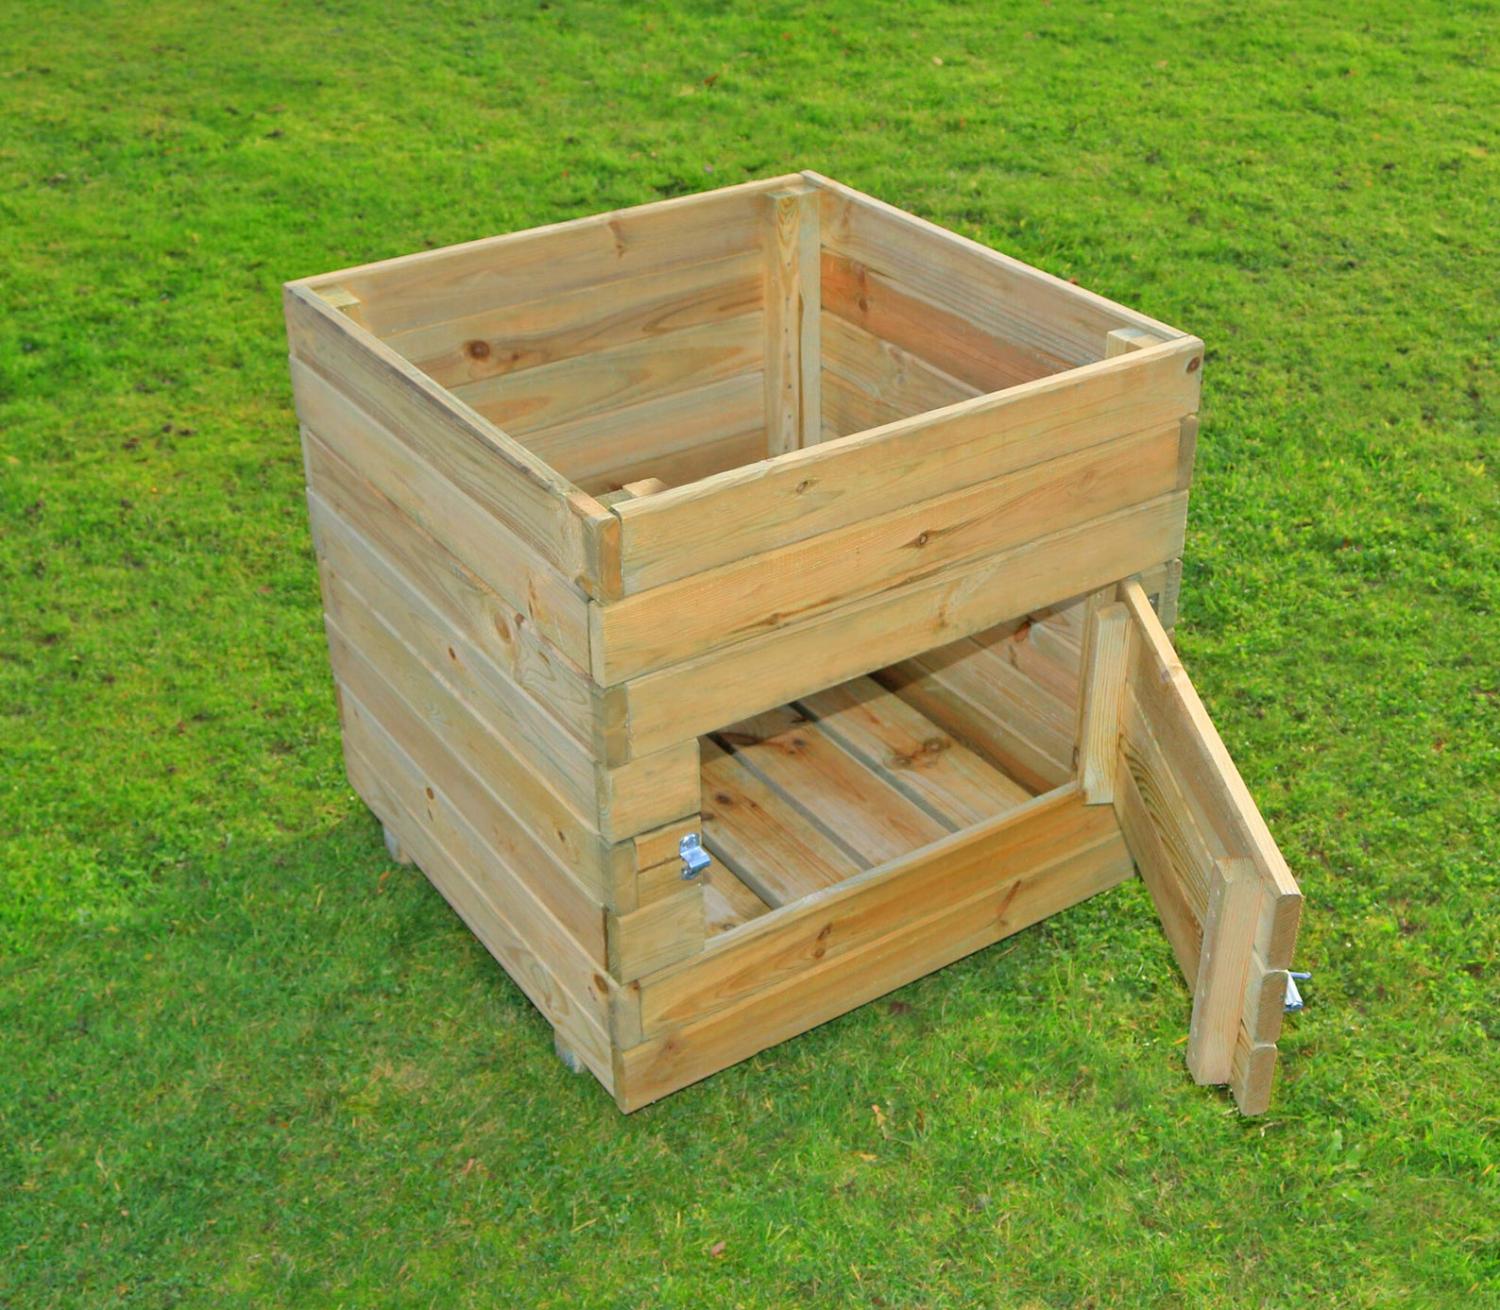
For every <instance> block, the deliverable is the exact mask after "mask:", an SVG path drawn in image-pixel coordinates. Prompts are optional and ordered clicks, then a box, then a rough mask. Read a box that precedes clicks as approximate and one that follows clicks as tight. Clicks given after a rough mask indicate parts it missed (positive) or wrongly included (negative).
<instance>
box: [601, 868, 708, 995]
mask: <svg viewBox="0 0 1500 1310" xmlns="http://www.w3.org/2000/svg"><path fill="white" fill-rule="evenodd" d="M608 933H609V971H610V973H612V974H613V975H614V976H615V978H616V979H617V980H618V981H620V982H622V983H628V982H634V981H635V980H636V979H637V978H640V977H642V976H643V975H645V974H648V973H654V972H656V971H657V970H658V969H663V968H665V967H666V966H667V965H669V964H675V963H677V961H678V960H682V959H686V958H687V957H688V956H691V955H696V954H697V953H698V952H699V951H700V950H702V949H703V940H704V905H703V885H702V883H701V882H696V881H695V882H683V881H682V878H681V876H680V875H679V876H677V877H676V879H675V886H674V888H673V890H672V892H671V893H670V894H669V895H666V896H659V897H657V898H656V899H654V900H652V901H651V902H650V903H649V904H646V905H642V906H641V907H640V908H639V909H637V910H632V911H631V912H630V913H629V914H620V915H615V914H611V915H610V916H609V920H608Z"/></svg>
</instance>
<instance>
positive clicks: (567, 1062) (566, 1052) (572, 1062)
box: [552, 1032, 584, 1073]
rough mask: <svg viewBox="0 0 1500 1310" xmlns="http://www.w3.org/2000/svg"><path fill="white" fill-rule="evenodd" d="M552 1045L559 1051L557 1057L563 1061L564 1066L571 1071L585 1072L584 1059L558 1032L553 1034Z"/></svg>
mask: <svg viewBox="0 0 1500 1310" xmlns="http://www.w3.org/2000/svg"><path fill="white" fill-rule="evenodd" d="M552 1047H553V1049H554V1050H555V1051H556V1052H557V1058H558V1059H559V1060H561V1061H562V1062H563V1068H565V1069H566V1070H567V1071H568V1072H569V1073H583V1072H584V1065H583V1061H582V1060H580V1059H579V1058H578V1055H577V1053H576V1052H575V1051H574V1050H573V1048H572V1047H571V1046H569V1045H568V1044H567V1043H566V1042H565V1041H563V1039H562V1038H561V1037H559V1036H558V1034H557V1033H556V1032H554V1033H553V1034H552Z"/></svg>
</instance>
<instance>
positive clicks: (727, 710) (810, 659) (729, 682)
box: [621, 491, 1186, 772]
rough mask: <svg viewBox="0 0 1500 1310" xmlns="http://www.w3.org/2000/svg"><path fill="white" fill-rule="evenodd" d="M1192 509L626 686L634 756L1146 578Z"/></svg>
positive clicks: (964, 569) (925, 586)
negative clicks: (1114, 576)
mask: <svg viewBox="0 0 1500 1310" xmlns="http://www.w3.org/2000/svg"><path fill="white" fill-rule="evenodd" d="M671 494H672V493H671V492H670V491H668V492H663V493H662V496H661V497H657V496H653V497H652V500H659V499H661V498H662V497H665V496H670V495H671ZM641 503H643V504H645V503H649V502H641ZM1185 508H1186V505H1185V501H1184V498H1183V493H1182V492H1173V493H1171V494H1169V495H1166V496H1161V497H1158V498H1157V499H1156V500H1151V501H1147V502H1145V503H1144V504H1142V505H1138V506H1135V507H1133V508H1131V509H1127V510H1123V511H1121V512H1119V513H1116V514H1111V515H1108V516H1106V517H1104V518H1101V519H1094V520H1092V521H1091V522H1089V523H1086V524H1082V525H1080V526H1079V527H1076V528H1070V529H1068V530H1067V531H1065V532H1058V533H1053V534H1050V535H1048V536H1045V537H1041V538H1038V539H1036V540H1033V541H1031V542H1028V543H1027V544H1026V545H1024V546H1020V547H1016V548H1013V549H1011V550H1008V551H1003V552H1000V553H998V554H995V555H991V556H988V557H985V558H982V559H980V560H978V561H972V562H969V563H966V564H960V565H956V566H954V567H953V568H949V569H945V570H943V571H941V572H939V573H937V574H935V575H934V576H932V577H930V578H924V579H920V580H917V581H912V582H909V583H907V584H905V585H903V586H900V587H896V588H892V589H891V590H889V591H885V592H880V593H877V594H876V595H874V596H871V597H869V598H867V599H864V600H857V601H853V602H851V603H850V604H849V605H847V606H842V607H840V608H839V609H837V610H834V611H832V612H830V613H825V614H822V615H819V616H816V617H814V618H811V619H806V620H803V621H802V622H800V623H792V624H788V625H787V626H786V627H784V628H781V629H779V630H776V631H773V632H770V633H766V634H764V635H762V636H759V637H753V638H750V639H748V640H745V641H742V642H738V643H736V644H735V645H733V646H728V647H725V648H724V649H722V650H718V651H711V652H709V653H708V654H706V655H701V656H699V657H697V658H696V659H692V660H687V661H684V662H683V663H681V664H676V665H673V666H671V667H670V668H667V669H663V670H658V671H657V672H655V673H648V674H646V675H644V676H643V677H640V678H636V679H632V680H631V681H629V682H626V683H623V684H621V685H622V686H623V688H624V692H625V698H626V705H627V711H626V713H627V717H628V720H629V725H630V726H629V732H630V738H631V749H632V750H633V751H641V752H647V751H652V750H659V749H661V748H662V747H663V746H665V745H666V744H668V743H669V742H671V741H673V740H676V739H678V738H679V737H680V736H681V734H682V732H683V731H684V730H685V729H686V730H691V731H694V732H707V731H712V730H713V729H714V728H715V727H716V726H718V725H720V724H723V723H726V722H733V721H734V720H736V719H740V718H745V717H747V716H749V715H751V714H756V713H759V712H760V711H761V710H764V709H769V708H771V707H772V706H775V705H779V704H785V703H786V702H787V701H790V700H795V699H796V698H797V697H798V696H804V695H806V694H807V693H808V692H811V691H816V690H817V689H818V688H819V687H826V686H830V685H831V684H833V683H837V682H843V681H845V680H847V679H848V678H852V677H854V676H856V675H857V674H861V673H869V672H871V671H872V670H874V669H877V668H880V667H881V666H883V665H886V664H890V663H893V662H895V661H897V660H902V659H907V658H909V657H911V656H912V655H915V654H917V653H919V652H921V651H923V650H928V649H931V648H932V647H934V646H939V645H944V644H946V643H948V642H951V641H953V640H955V639H957V638H959V637H962V636H964V635H965V634H966V633H968V632H972V631H974V630H976V629H979V628H984V627H989V626H991V625H993V624H995V623H997V622H1000V621H1001V620H1003V619H1005V618H1008V617H1011V616H1012V615H1015V614H1020V613H1025V612H1027V611H1029V610H1031V609H1033V608H1035V607H1036V606H1037V605H1038V604H1039V603H1044V602H1045V601H1046V600H1047V599H1049V598H1050V597H1052V596H1056V595H1059V594H1061V595H1077V594H1078V593H1080V592H1083V591H1087V590H1089V589H1090V588H1092V587H1097V586H1099V585H1101V584H1102V583H1104V582H1105V581H1106V580H1107V579H1108V578H1109V576H1110V574H1111V573H1113V572H1115V571H1116V570H1118V569H1119V568H1121V567H1122V566H1123V567H1125V568H1128V569H1130V570H1131V571H1132V572H1133V571H1135V570H1137V569H1141V568H1145V567H1147V566H1148V565H1149V564H1150V563H1152V562H1154V561H1155V560H1159V559H1163V558H1166V557H1168V556H1170V555H1173V554H1175V553H1176V552H1178V551H1179V550H1180V549H1181V544H1182V532H1183V514H1184V510H1185ZM1065 772H1066V770H1065Z"/></svg>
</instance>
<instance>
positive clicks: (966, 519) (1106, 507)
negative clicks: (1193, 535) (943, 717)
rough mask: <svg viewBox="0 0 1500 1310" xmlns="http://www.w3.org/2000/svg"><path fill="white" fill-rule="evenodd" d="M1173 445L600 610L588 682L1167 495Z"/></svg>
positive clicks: (1120, 452)
mask: <svg viewBox="0 0 1500 1310" xmlns="http://www.w3.org/2000/svg"><path fill="white" fill-rule="evenodd" d="M1177 444H1178V432H1177V428H1176V425H1175V424H1173V425H1170V426H1168V427H1163V428H1157V429H1155V430H1152V431H1148V432H1145V433H1141V434H1138V435H1134V436H1128V437H1122V438H1120V439H1118V440H1116V441H1110V442H1106V443H1103V444H1101V445H1098V446H1094V447H1091V448H1090V449H1087V450H1083V451H1079V452H1077V453H1075V454H1071V455H1065V456H1063V457H1061V458H1059V459H1055V460H1046V461H1044V462H1042V463H1040V464H1033V465H1031V466H1030V467H1028V468H1024V469H1020V470H1018V471H1016V472H1014V473H1009V474H1006V475H1005V476H1003V477H1000V478H995V479H991V480H988V481H986V482H981V483H978V484H976V485H975V486H972V487H965V488H963V489H962V490H959V491H955V492H950V493H948V494H947V495H944V496H939V497H937V498H935V499H933V500H924V501H917V502H916V503H914V504H911V505H908V506H905V507H903V508H901V509H898V510H895V511H893V512H891V513H889V514H883V515H879V516H876V517H873V518H869V519H866V520H864V521H862V522H860V523H856V524H852V525H850V526H849V527H846V528H841V529H835V530H833V531H830V532H825V533H823V534H821V535H819V536H816V537H811V538H807V539H805V540H802V541H797V542H793V543H792V544H790V545H788V546H783V547H781V548H779V549H776V550H770V551H766V552H765V553H763V554H759V555H753V556H749V557H746V558H744V559H741V560H736V561H734V562H732V563H729V564H724V565H721V566H720V567H718V568H716V569H705V570H703V571H701V572H699V573H696V574H693V575H691V576H689V577H686V578H681V579H678V580H677V581H675V582H669V583H665V584H663V585H662V586H660V587H656V588H653V589H652V590H650V591H644V592H639V593H637V594H635V595H631V596H626V597H625V598H624V599H622V600H620V601H618V602H616V603H615V604H612V605H607V606H600V607H597V608H596V609H595V610H594V611H593V618H594V620H595V626H594V634H593V638H592V650H593V654H594V659H595V665H594V673H595V676H596V677H597V678H598V679H599V681H600V682H601V683H604V684H605V685H607V686H608V685H613V684H615V683H618V682H624V681H626V680H628V679H630V678H633V677H637V676H639V675H640V674H643V673H650V672H652V671H653V670H655V669H661V668H667V667H669V666H670V665H673V664H679V663H682V662H683V661H685V660H688V659H691V658H693V657H694V656H696V655H701V654H704V653H706V652H708V651H710V650H714V649H717V648H720V647H723V646H728V645H731V644H732V643H734V642H736V641H739V640H742V639H745V638H749V637H754V636H758V635H761V634H763V633H767V632H772V631H775V630H777V629H779V628H784V627H785V626H786V625H787V624H789V623H793V622H796V621H798V620H805V619H808V618H811V617H813V616H815V615H818V614H822V613H829V612H833V611H837V610H840V609H843V608H846V607H847V606H848V604H849V603H850V602H851V601H854V600H857V599H859V598H861V597H863V596H868V595H871V594H874V593H877V592H887V593H889V592H891V591H892V590H893V589H896V588H898V587H900V586H902V585H904V584H916V585H920V584H922V583H923V582H925V581H926V580H927V579H930V578H932V577H934V576H935V575H937V574H939V573H941V571H942V570H943V569H944V568H946V567H948V566H950V565H959V564H962V563H964V562H965V561H968V560H975V559H978V560H984V559H988V558H993V557H994V556H996V555H997V554H999V553H1000V552H1002V551H1004V550H1006V549H1007V548H1011V547H1018V546H1023V545H1024V544H1025V543H1028V542H1032V541H1035V540H1037V539H1038V538H1040V537H1044V536H1047V535H1049V534H1052V533H1056V532H1058V531H1060V530H1062V529H1065V528H1071V527H1073V526H1075V525H1076V524H1080V523H1086V522H1088V521H1089V520H1093V519H1100V518H1104V517H1105V516H1107V515H1110V514H1113V513H1116V512H1118V511H1121V510H1126V509H1128V508H1130V507H1131V506H1134V505H1140V504H1143V503H1145V502H1147V501H1151V500H1155V499H1156V498H1158V497H1160V496H1164V495H1168V494H1170V493H1171V492H1172V491H1173V490H1174V487H1175V483H1176V474H1177ZM670 495H672V492H670V491H668V492H665V493H663V494H662V495H659V496H654V497H652V498H651V501H641V502H638V503H640V504H643V505H645V504H650V503H651V502H652V501H658V500H663V499H666V498H667V497H668V496H670ZM616 508H617V509H618V510H619V511H620V512H621V513H622V514H623V513H625V512H627V510H628V509H629V508H630V505H628V504H621V505H619V506H617V507H616ZM1172 549H1175V547H1173V548H1172Z"/></svg>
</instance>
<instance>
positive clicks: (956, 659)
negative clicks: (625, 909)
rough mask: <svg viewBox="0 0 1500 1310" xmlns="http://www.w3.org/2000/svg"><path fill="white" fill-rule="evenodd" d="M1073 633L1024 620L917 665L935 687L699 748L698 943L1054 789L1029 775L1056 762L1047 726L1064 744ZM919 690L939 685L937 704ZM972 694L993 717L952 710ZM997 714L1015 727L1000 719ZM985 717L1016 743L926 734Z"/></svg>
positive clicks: (866, 685)
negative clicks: (703, 874)
mask: <svg viewBox="0 0 1500 1310" xmlns="http://www.w3.org/2000/svg"><path fill="white" fill-rule="evenodd" d="M1080 617H1081V615H1080V607H1077V606H1074V607H1070V608H1069V609H1066V610H1058V611H1053V612H1049V613H1044V614H1042V615H1037V616H1032V617H1031V618H1029V619H1027V620H1024V621H1023V622H1022V623H1020V624H1011V625H1006V626H1005V627H1002V628H999V629H995V630H993V631H992V632H989V633H982V634H980V635H979V636H977V637H974V638H967V639H965V641H963V642H959V643H955V644H954V645H953V646H952V647H947V648H944V650H942V651H938V652H933V654H932V655H931V656H925V657H923V659H924V660H925V661H928V665H930V667H931V668H935V669H937V670H938V672H937V673H936V674H932V673H931V672H930V669H929V668H928V665H917V666H915V667H913V668H907V667H905V666H897V667H896V668H894V669H891V670H884V671H882V673H880V674H879V675H877V676H876V677H864V678H856V679H854V680H853V681H852V682H846V683H843V684H842V685H840V686H836V687H831V688H829V689H827V690H825V691H821V692H818V693H817V694H816V695H813V696H808V697H804V698H803V699H802V700H799V701H795V702H793V703H792V704H790V705H783V706H781V707H780V708H779V709H775V710H771V711H768V712H767V713H765V714H760V715H756V716H755V717H754V718H751V719H746V720H744V721H743V722H741V723H736V724H734V725H732V726H731V727H729V728H726V729H724V730H723V731H721V732H716V733H712V734H710V735H709V736H707V737H704V738H703V739H702V740H701V742H700V747H701V757H702V771H703V838H704V842H705V843H706V844H707V846H708V848H709V851H710V853H711V854H712V855H713V857H714V864H713V866H712V868H711V869H710V872H709V880H708V884H707V886H706V888H705V897H706V909H707V913H708V927H709V931H710V932H711V933H718V932H725V931H728V930H730V929H732V928H735V927H738V926H739V925H740V924H742V923H745V922H746V921H747V920H749V919H753V918H755V917H756V916H757V915H760V914H764V913H765V912H766V910H767V909H769V908H771V907H774V906H778V905H784V904H786V903H787V902H788V901H794V900H797V899H800V898H801V897H803V896H806V895H807V894H808V893H810V892H813V891H816V890H818V889H819V888H821V887H828V886H831V885H833V884H834V883H838V882H842V881H843V880H844V879H845V878H848V877H850V876H851V875H853V874H856V873H859V872H861V871H862V870H865V869H870V868H874V867H875V866H877V865H880V864H884V863H885V862H886V861H888V860H891V859H894V858H896V857H898V856H901V855H905V854H907V853H908V852H910V851H913V850H916V849H918V848H919V847H922V846H926V845H927V844H928V843H930V842H933V841H936V840H937V839H938V838H940V837H943V836H946V835H947V834H948V833H951V832H958V831H959V830H961V829H964V828H968V827H971V826H972V825H974V824H975V823H979V822H981V821H982V820H985V819H988V818H991V817H993V816H996V815H999V814H1003V813H1005V812H1006V811H1008V810H1011V809H1014V808H1015V807H1016V806H1018V805H1020V804H1021V803H1022V802H1024V801H1026V800H1028V799H1029V798H1030V797H1031V796H1032V795H1034V794H1035V793H1036V791H1038V790H1041V789H1043V788H1044V787H1046V786H1050V785H1055V782H1054V779H1053V778H1052V777H1051V776H1050V772H1048V773H1044V774H1043V776H1041V777H1038V776H1036V773H1035V768H1036V767H1037V765H1036V759H1040V758H1045V756H1043V755H1041V754H1040V749H1045V750H1046V751H1048V752H1051V751H1054V750H1057V749H1061V748H1060V747H1058V746H1055V745H1054V744H1053V743H1052V742H1051V741H1050V740H1049V739H1048V733H1049V732H1050V731H1051V727H1052V725H1053V724H1054V723H1056V724H1059V725H1061V724H1064V723H1066V724H1067V726H1068V728H1069V729H1070V730H1071V719H1072V715H1073V713H1074V708H1073V707H1074V706H1075V705H1076V696H1077V664H1078V651H1077V640H1078V629H1079V626H1080ZM924 677H925V678H929V679H931V678H937V679H938V680H940V681H941V683H942V688H940V689H939V691H940V693H941V694H939V692H938V691H934V688H933V686H932V685H930V683H929V682H924V681H921V680H922V679H923V678H924ZM965 679H967V682H966V680H965ZM969 684H977V685H978V686H979V687H980V690H979V691H977V692H976V691H972V690H969ZM893 688H894V689H893ZM948 688H953V689H956V690H947V689H948ZM898 693H899V694H898ZM978 694H982V695H984V696H985V697H986V708H987V709H988V710H990V711H991V714H990V715H988V716H986V715H985V714H982V713H980V712H979V711H978V710H976V709H975V707H974V706H973V704H972V702H967V701H964V700H962V697H963V696H965V695H969V696H972V695H978ZM1007 700H1008V701H1009V702H1010V704H1011V705H1014V706H1017V707H1019V706H1021V705H1023V704H1024V706H1025V709H1024V711H1022V710H1021V709H1019V708H1017V709H1015V710H1013V711H1011V712H1010V713H1009V714H1008V715H1007V712H1006V706H1005V702H1006V701H1007ZM919 707H920V708H919ZM995 715H999V716H1004V717H1008V718H1010V719H1012V720H1014V721H1015V722H1017V723H1019V724H1020V728H1021V732H1020V733H1016V732H1010V733H1008V734H1006V733H1002V734H996V733H995V732H993V731H985V730H980V731H977V732H976V731H966V732H965V733H964V734H963V735H964V736H967V737H969V739H970V744H965V742H964V741H962V740H960V739H959V734H957V733H954V732H951V731H949V730H948V728H946V727H945V726H943V724H940V723H939V722H937V721H936V720H937V719H938V718H942V719H943V720H944V722H946V723H962V724H964V725H965V726H966V727H972V726H974V725H979V724H982V723H988V722H990V720H991V719H992V718H993V717H995ZM955 716H957V717H955ZM1032 740H1037V741H1040V742H1042V748H1038V749H1033V748H1032V747H1030V746H1029V742H1030V741H1032ZM1034 756H1035V758H1033V757H1034ZM1007 763H1009V764H1010V766H1011V769H1007V767H1006V764H1007ZM1028 765H1031V766H1032V767H1028ZM1011 770H1013V771H1014V773H1015V774H1019V775H1022V776H1024V777H1025V778H1026V780H1027V781H1026V782H1024V783H1023V782H1021V781H1018V780H1017V777H1015V776H1013V774H1012V771H1011Z"/></svg>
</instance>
